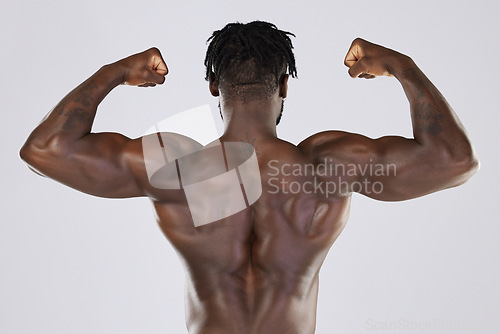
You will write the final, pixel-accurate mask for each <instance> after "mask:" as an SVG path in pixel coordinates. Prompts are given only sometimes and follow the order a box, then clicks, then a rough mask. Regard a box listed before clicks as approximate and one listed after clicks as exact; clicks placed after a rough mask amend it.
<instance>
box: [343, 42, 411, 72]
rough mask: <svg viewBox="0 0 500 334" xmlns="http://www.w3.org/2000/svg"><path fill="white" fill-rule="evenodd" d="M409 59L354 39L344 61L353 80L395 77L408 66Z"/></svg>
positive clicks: (389, 50)
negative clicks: (384, 76)
mask: <svg viewBox="0 0 500 334" xmlns="http://www.w3.org/2000/svg"><path fill="white" fill-rule="evenodd" d="M410 63H411V59H410V58H409V57H408V56H405V55H403V54H401V53H399V52H397V51H394V50H391V49H388V48H385V47H383V46H381V45H377V44H373V43H370V42H368V41H365V40H364V39H361V38H356V39H355V40H354V41H353V42H352V44H351V47H350V48H349V51H348V52H347V55H346V57H345V60H344V64H345V66H347V67H349V75H350V76H351V77H353V78H356V77H358V78H365V79H373V78H375V77H378V76H382V75H386V76H396V75H397V74H398V73H399V71H400V70H402V69H406V68H407V67H408V65H410Z"/></svg>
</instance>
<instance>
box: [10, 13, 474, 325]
mask: <svg viewBox="0 0 500 334" xmlns="http://www.w3.org/2000/svg"><path fill="white" fill-rule="evenodd" d="M291 35H292V34H291V33H289V32H284V31H281V30H278V29H277V28H276V26H274V25H273V24H270V23H266V22H260V21H256V22H251V23H248V24H240V23H235V24H229V25H227V26H226V27H224V28H223V29H222V30H220V31H216V32H214V34H213V35H212V37H211V38H210V39H209V41H210V45H209V47H208V51H207V56H206V59H205V65H206V69H207V77H206V79H207V80H208V81H209V89H210V92H211V94H212V95H213V96H217V97H219V101H220V110H221V116H222V117H223V120H224V126H225V131H224V134H223V135H222V136H221V137H220V139H219V141H220V143H221V144H223V145H224V143H230V142H243V143H248V144H251V145H252V147H253V148H254V149H255V152H256V157H257V160H258V170H259V177H260V186H261V187H262V192H261V195H260V197H259V198H258V200H257V201H256V202H255V203H254V204H251V205H248V207H246V208H245V209H243V210H240V211H238V212H237V213H235V214H232V215H230V216H225V217H224V218H222V219H219V220H217V221H214V222H211V223H207V224H203V225H200V226H195V224H193V216H192V214H191V211H190V207H189V205H188V200H187V197H186V192H185V191H184V190H183V189H182V186H181V187H180V189H165V188H164V189H160V188H161V187H155V186H154V185H152V183H151V182H150V178H149V177H148V173H147V170H146V169H147V166H146V163H145V160H144V159H145V158H144V157H145V154H144V146H143V141H144V138H138V139H134V140H132V139H129V138H127V137H125V136H123V135H121V134H117V133H91V127H92V123H93V120H94V117H95V114H96V110H97V106H98V105H99V103H100V102H101V101H102V100H103V99H104V97H105V96H106V95H107V94H108V93H109V92H110V91H111V90H112V89H113V88H115V87H116V86H118V85H120V84H127V85H134V86H139V87H149V86H155V85H157V84H162V83H163V82H164V80H165V78H164V77H165V75H166V74H167V73H168V69H167V66H166V64H165V62H164V60H163V59H162V56H161V54H160V52H159V51H158V50H157V49H155V48H152V49H149V50H147V51H144V52H142V53H139V54H136V55H132V56H130V57H128V58H125V59H122V60H120V61H118V62H116V63H113V64H110V65H106V66H103V67H102V68H101V69H100V70H98V71H97V72H96V73H95V74H94V75H92V76H91V77H90V78H89V79H88V80H87V81H85V82H83V83H82V84H81V85H80V86H78V87H77V88H75V89H74V90H73V91H72V92H71V93H69V94H68V95H67V96H66V97H65V98H64V99H63V100H62V101H61V102H60V103H59V104H58V105H57V106H56V107H55V108H54V110H53V111H52V112H51V113H50V114H49V115H48V116H47V117H46V118H45V119H44V120H43V121H42V123H41V124H40V125H39V126H38V127H37V128H36V129H35V130H34V131H33V133H32V134H31V135H30V137H29V138H28V140H27V142H26V144H25V145H24V146H23V148H22V149H21V152H20V155H21V157H22V159H23V160H24V161H26V162H27V163H28V164H29V165H30V166H31V168H32V169H34V170H36V171H37V172H39V173H40V174H42V175H45V176H47V177H50V178H52V179H55V180H57V181H59V182H61V183H64V184H66V185H68V186H70V187H73V188H75V189H77V190H80V191H83V192H85V193H88V194H92V195H95V196H101V197H112V198H126V197H137V196H148V197H149V198H151V200H152V201H153V203H154V207H155V209H156V213H157V217H158V218H157V219H158V222H159V225H160V227H161V229H162V231H163V232H164V234H165V235H166V237H167V238H168V239H169V241H170V242H171V243H172V245H173V246H174V247H175V248H176V250H177V251H178V254H179V256H180V257H181V259H182V262H183V264H184V265H185V269H186V273H187V278H188V280H187V289H186V303H187V308H186V310H187V311H186V322H187V327H188V330H189V333H195V334H211V333H259V334H268V333H269V334H271V333H272V334H275V333H301V334H305V333H313V332H314V330H315V322H316V318H315V317H316V304H317V293H318V284H319V281H318V273H319V270H320V267H321V264H322V262H323V260H324V258H325V256H326V254H327V252H328V250H329V248H330V247H331V246H332V244H333V242H334V241H335V240H336V239H337V237H338V236H339V234H340V233H341V231H342V229H343V228H344V226H345V224H346V222H347V218H348V215H349V208H350V199H351V194H352V193H353V192H358V193H361V194H364V195H366V196H369V197H372V198H375V199H378V200H384V201H400V200H406V199H410V198H415V197H419V196H423V195H426V194H429V193H432V192H435V191H438V190H442V189H446V188H450V187H454V186H457V185H460V184H462V183H464V182H465V181H466V180H467V179H468V178H470V177H471V176H472V175H473V174H474V173H475V172H476V170H477V169H478V160H477V159H476V157H475V155H474V152H473V149H472V146H471V144H470V142H469V140H468V138H467V134H466V133H465V130H464V128H463V126H462V125H461V124H460V121H459V119H458V117H457V116H456V114H455V113H454V112H453V110H452V109H451V107H450V106H449V105H448V103H447V102H446V100H445V99H444V97H443V96H442V95H441V94H440V93H439V91H438V90H437V89H436V87H434V85H433V84H432V83H431V82H430V81H429V80H428V79H427V77H426V76H425V75H424V74H423V73H422V71H421V70H420V69H419V68H418V67H417V66H416V65H415V63H414V62H413V61H412V59H411V58H409V57H407V56H405V55H403V54H401V53H398V52H396V51H393V50H390V49H387V48H384V47H382V46H379V45H376V44H372V43H370V42H367V41H365V40H362V39H356V40H354V42H353V43H352V45H351V47H350V49H349V51H348V53H347V56H346V58H345V65H346V66H347V67H349V74H350V76H351V77H353V78H356V77H359V78H367V79H370V78H374V77H377V76H382V75H386V76H394V77H395V78H396V79H397V80H399V82H400V83H401V85H402V86H403V89H404V91H405V93H406V96H407V98H408V100H409V103H410V112H411V118H412V124H413V138H403V137H397V136H387V137H382V138H378V139H370V138H367V137H364V136H362V135H359V134H353V133H347V132H341V131H326V132H321V133H318V134H315V135H313V136H311V137H309V138H307V139H305V140H304V141H302V142H301V143H300V144H299V145H297V146H295V145H293V144H291V143H288V142H286V141H284V140H281V139H278V138H277V136H276V124H277V123H278V122H279V120H280V117H281V114H282V111H283V101H284V99H285V98H286V96H287V87H288V78H289V75H291V76H292V77H294V76H295V75H296V68H295V59H294V55H293V52H292V48H293V47H292V43H291V40H290V37H289V36H291ZM173 142H175V141H172V143H173ZM169 145H170V144H169V143H164V146H165V148H168V146H169ZM173 146H175V145H173ZM173 149H175V147H174V148H173ZM205 165H206V166H205V167H207V168H208V167H210V166H209V165H210V164H205ZM207 165H208V166H207ZM310 166H313V167H314V168H312V169H311V168H309V167H310ZM226 167H227V163H226ZM375 167H376V168H375ZM180 174H182V173H179V176H180ZM215 195H217V194H215ZM208 200H209V199H208V198H207V201H208ZM204 210H205V213H206V214H207V215H209V214H211V212H210V211H211V210H218V208H210V207H209V206H208V207H205V209H204Z"/></svg>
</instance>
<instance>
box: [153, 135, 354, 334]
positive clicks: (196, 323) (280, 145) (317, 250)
mask: <svg viewBox="0 0 500 334" xmlns="http://www.w3.org/2000/svg"><path fill="white" fill-rule="evenodd" d="M254 147H255V149H256V153H257V158H258V162H259V169H260V174H261V175H260V176H261V182H262V195H261V197H260V198H259V199H258V201H257V202H256V203H254V204H253V205H251V206H250V207H249V208H247V209H245V210H243V211H241V212H239V213H237V214H235V215H232V216H230V217H227V218H224V219H221V220H218V221H216V222H213V223H210V224H206V225H203V226H199V227H195V226H194V225H193V221H192V218H191V215H190V211H189V208H188V205H187V201H186V198H185V196H183V195H182V194H181V191H179V194H178V195H177V196H175V197H176V198H178V200H177V201H174V202H172V200H171V197H170V196H169V198H168V202H166V201H163V200H162V198H161V197H162V195H161V191H160V192H157V193H156V194H155V196H153V197H156V199H153V203H154V207H155V209H156V212H157V217H158V223H159V225H160V227H161V229H162V231H163V233H164V234H165V236H166V237H167V238H168V239H169V241H170V242H171V243H172V245H173V246H174V247H175V249H176V250H177V252H178V254H179V256H180V258H181V260H182V263H183V264H184V266H185V269H186V274H187V283H186V284H187V289H186V302H187V314H186V317H187V319H186V320H187V324H188V328H189V332H190V333H200V334H201V333H203V334H208V333H221V332H224V333H261V334H265V333H277V332H280V333H312V332H314V327H315V320H316V318H315V317H316V302H317V292H318V274H319V270H320V267H321V264H322V262H323V260H324V258H325V256H326V254H327V252H328V250H329V248H330V246H331V245H332V244H333V242H334V241H335V239H336V238H337V237H338V236H339V234H340V233H341V231H342V229H343V227H344V225H345V223H346V221H347V218H348V213H349V204H350V196H347V197H339V196H332V195H331V194H330V195H329V196H328V197H327V196H325V194H323V193H321V192H315V191H312V190H314V189H312V188H311V189H309V188H308V189H302V186H303V185H309V184H310V185H311V187H312V185H313V178H314V177H317V176H313V175H311V173H310V172H309V173H307V172H306V170H307V169H306V167H307V166H312V165H313V163H314V161H312V160H311V159H310V158H309V157H308V156H307V155H306V154H305V153H304V152H302V151H301V150H300V149H299V148H297V147H296V146H294V145H292V144H290V143H287V142H285V141H282V140H279V139H276V138H275V139H271V140H265V141H261V142H256V143H255V142H254ZM300 166H304V168H303V169H300ZM300 171H302V173H300ZM318 181H319V182H321V180H316V181H315V182H316V183H317V182H318ZM303 190H305V191H303Z"/></svg>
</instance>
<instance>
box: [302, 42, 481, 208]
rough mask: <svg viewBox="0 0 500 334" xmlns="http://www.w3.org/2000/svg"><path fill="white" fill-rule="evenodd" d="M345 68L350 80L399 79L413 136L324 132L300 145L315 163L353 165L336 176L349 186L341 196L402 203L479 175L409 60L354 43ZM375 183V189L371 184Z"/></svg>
mask: <svg viewBox="0 0 500 334" xmlns="http://www.w3.org/2000/svg"><path fill="white" fill-rule="evenodd" d="M345 65H346V66H348V67H349V74H350V75H351V77H353V78H356V77H359V78H366V79H371V78H375V77H377V76H382V75H385V76H394V77H396V78H397V79H398V80H399V82H400V83H401V85H402V86H403V89H404V91H405V93H406V96H407V98H408V101H409V103H410V112H411V119H412V125H413V138H404V137H399V136H386V137H381V138H378V139H370V138H367V137H365V136H361V135H357V134H352V133H345V132H337V131H327V132H323V133H319V134H316V135H314V136H312V137H310V138H308V139H307V140H305V141H304V142H303V143H302V144H301V146H302V147H303V148H304V149H305V150H306V151H309V153H310V154H311V155H312V156H313V157H314V158H315V159H316V160H317V161H320V162H321V161H324V159H331V160H329V161H333V162H335V163H336V164H343V165H345V166H356V170H355V172H354V171H353V169H350V173H349V174H348V175H340V177H342V180H343V181H344V184H348V185H349V187H347V189H343V191H342V192H344V193H350V192H353V191H355V192H360V193H362V194H364V195H366V196H369V197H372V198H375V199H379V200H386V201H398V200H405V199H410V198H415V197H419V196H423V195H426V194H429V193H432V192H435V191H438V190H442V189H446V188H450V187H454V186H457V185H460V184H462V183H464V182H465V181H466V180H467V179H468V178H470V177H471V176H472V175H473V174H474V173H475V172H476V171H477V169H478V167H479V162H478V160H477V158H476V157H475V154H474V150H473V148H472V146H471V143H470V141H469V138H468V136H467V134H466V132H465V129H464V127H463V126H462V124H461V123H460V120H459V119H458V117H457V115H456V114H455V113H454V111H453V110H452V108H451V107H450V106H449V104H448V103H447V101H446V100H445V98H444V97H443V96H442V95H441V93H440V92H439V91H438V89H437V88H436V87H435V86H434V85H433V84H432V82H431V81H430V80H429V79H428V78H427V77H426V76H425V75H424V74H423V72H422V71H421V70H420V69H419V68H418V67H417V66H416V65H415V63H414V62H413V60H412V59H411V58H409V57H407V56H405V55H403V54H400V53H398V52H396V51H393V50H390V49H387V48H384V47H382V46H379V45H376V44H373V43H370V42H368V41H365V40H362V39H356V40H355V41H354V42H353V43H352V45H351V48H350V49H349V52H348V53H347V56H346V58H345ZM332 176H333V175H332ZM335 177H336V178H338V177H339V175H335ZM377 182H378V187H377V188H376V190H377V191H374V190H375V189H374V188H373V187H369V185H374V184H375V183H377ZM355 184H356V187H353V185H355ZM360 185H363V186H360Z"/></svg>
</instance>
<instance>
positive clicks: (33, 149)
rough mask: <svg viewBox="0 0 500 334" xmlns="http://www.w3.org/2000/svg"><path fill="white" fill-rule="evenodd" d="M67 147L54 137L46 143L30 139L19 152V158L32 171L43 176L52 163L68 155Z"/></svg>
mask: <svg viewBox="0 0 500 334" xmlns="http://www.w3.org/2000/svg"><path fill="white" fill-rule="evenodd" d="M65 147H66V146H65V145H63V143H62V142H61V140H60V138H57V137H53V138H51V139H50V140H48V141H47V142H45V143H40V142H37V141H36V140H32V139H30V138H28V140H27V141H26V143H25V144H24V145H23V146H22V147H21V149H20V150H19V157H20V158H21V160H23V161H24V162H25V163H26V164H27V165H28V167H29V169H30V170H32V171H34V172H36V173H37V174H40V175H43V174H42V171H43V170H44V169H45V167H47V166H49V165H50V164H51V161H54V159H56V158H57V157H61V156H64V155H65V154H67V152H65V151H66V149H65Z"/></svg>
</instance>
